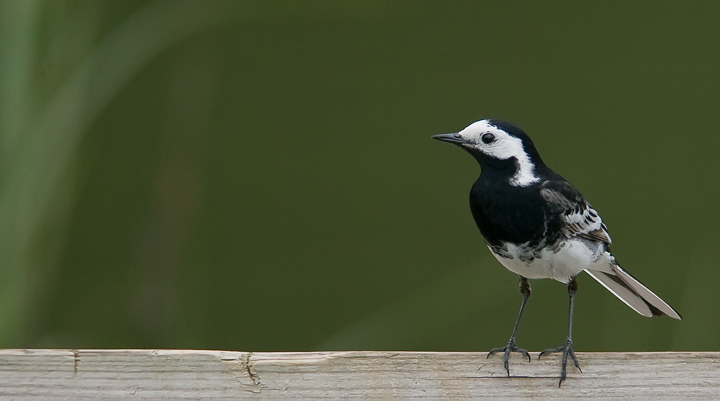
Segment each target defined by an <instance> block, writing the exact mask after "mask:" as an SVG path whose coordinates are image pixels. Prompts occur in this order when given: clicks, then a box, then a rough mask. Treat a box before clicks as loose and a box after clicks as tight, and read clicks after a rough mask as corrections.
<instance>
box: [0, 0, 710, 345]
mask: <svg viewBox="0 0 720 401" xmlns="http://www.w3.org/2000/svg"><path fill="white" fill-rule="evenodd" d="M719 8H720V7H719V6H718V4H717V3H715V2H692V3H687V4H683V5H682V7H681V6H680V5H678V4H677V3H675V2H649V1H639V2H632V3H626V2H611V3H603V4H590V3H582V4H581V3H577V2H569V1H568V2H550V3H548V2H530V1H528V2H519V3H518V2H514V3H507V4H505V3H502V4H501V3H499V2H495V3H489V2H475V1H463V2H453V3H442V2H430V1H421V2H417V1H409V0H407V1H391V2H387V1H361V0H356V1H344V2H335V1H303V2H293V1H203V2H198V1H90V0H80V1H59V0H58V1H35V0H17V1H13V0H2V1H0V261H1V265H0V346H1V347H127V348H138V347H166V348H224V349H239V350H258V351H259V350H310V349H416V350H420V349H427V350H487V349H489V348H491V347H494V346H497V345H500V344H502V343H504V341H506V339H507V335H508V334H509V331H510V329H511V325H512V322H513V321H514V318H515V313H516V309H517V307H518V305H519V302H520V295H519V293H518V292H517V284H516V278H515V277H514V276H513V275H512V274H511V273H509V272H507V271H505V270H504V269H503V268H502V267H501V266H500V265H499V264H498V263H497V262H496V261H495V260H494V259H493V258H492V257H491V256H490V255H489V252H488V251H487V250H486V249H485V246H484V245H483V242H482V239H481V238H480V235H479V233H477V230H476V228H475V227H474V225H473V223H472V219H471V217H470V213H469V211H468V208H467V191H468V190H469V188H470V185H471V184H472V181H473V180H474V179H475V177H476V175H477V173H478V168H477V166H476V165H475V162H474V161H473V160H472V159H471V158H469V157H468V156H467V155H466V154H464V153H463V152H460V151H458V150H457V149H452V148H450V147H445V146H441V145H440V144H438V143H436V142H433V141H431V140H430V139H429V137H430V135H432V134H434V133H438V132H447V131H452V130H458V129H461V128H463V127H464V126H465V125H466V124H468V123H470V122H472V121H474V120H477V119H480V118H484V117H495V118H505V119H508V120H511V121H515V122H517V123H518V124H519V125H520V126H522V127H524V128H525V129H526V130H527V131H528V132H529V133H530V135H531V136H533V138H534V140H535V142H536V144H537V145H538V147H539V148H540V150H541V152H542V154H543V156H544V159H545V160H546V162H548V164H550V165H551V166H552V167H553V168H555V169H556V170H557V171H559V172H560V173H561V174H563V175H564V176H565V177H566V178H568V179H570V180H571V181H572V182H574V183H575V184H576V185H577V186H578V187H579V189H580V190H581V191H582V192H583V193H584V194H585V195H586V197H587V198H589V200H590V201H591V202H592V203H593V205H594V206H595V207H596V208H597V209H598V210H599V211H600V212H601V213H602V215H603V217H604V219H605V222H606V223H607V224H608V226H609V228H610V232H611V234H612V235H613V240H614V241H615V244H616V245H614V248H613V250H614V252H615V254H616V255H617V257H618V259H619V260H620V261H621V263H622V264H623V266H624V267H626V268H627V269H628V270H629V271H631V272H633V273H634V274H635V275H636V276H637V277H638V278H639V279H640V280H642V281H643V282H644V283H646V284H647V285H648V286H649V287H650V288H652V289H653V290H655V291H656V292H657V293H658V294H659V295H661V296H662V297H663V298H664V299H666V300H667V301H668V302H669V303H670V304H672V305H673V306H675V307H676V308H677V309H678V310H679V311H680V313H681V314H683V317H684V320H683V321H682V322H674V321H671V320H670V319H663V318H656V319H646V318H642V317H640V316H638V315H636V314H635V313H634V312H632V311H631V310H630V309H628V308H627V307H625V306H624V305H623V304H622V303H620V302H619V301H617V300H616V299H615V298H614V297H613V296H612V295H611V294H609V293H607V292H606V291H605V290H604V289H603V288H601V287H600V286H599V285H597V284H596V283H594V282H593V281H592V280H589V279H586V278H585V277H581V278H580V292H579V295H578V299H577V306H576V329H575V333H576V343H577V347H578V350H598V351H599V350H637V351H642V350H671V349H672V350H692V349H702V350H715V349H717V348H718V346H719V345H720V340H719V338H720V336H718V330H720V321H718V316H720V313H719V312H720V310H719V309H720V295H718V293H717V291H714V290H713V289H712V287H711V286H713V285H714V283H715V282H716V281H717V280H718V279H719V278H720V277H719V276H720V269H717V268H716V261H715V258H714V257H715V252H714V251H713V249H715V247H716V245H715V243H716V242H717V241H718V239H719V236H718V230H717V227H718V223H720V221H718V220H720V219H719V218H718V213H717V212H716V210H717V206H716V203H717V197H718V189H717V185H715V182H716V181H717V175H718V174H717V171H718V168H717V167H716V165H715V163H714V152H716V150H717V149H718V147H719V146H720V139H719V138H718V135H717V134H716V133H715V131H716V128H715V127H716V125H717V123H716V121H715V119H714V117H715V114H716V109H717V107H718V104H720V99H719V97H720V95H719V94H720V90H718V89H720V88H719V86H720V78H718V74H717V71H718V70H719V67H720V65H719V64H720V54H718V52H717V51H715V50H714V49H715V47H716V43H715V42H716V40H715V39H716V38H717V37H718V36H719V35H720V27H719V26H718V25H717V24H716V22H715V19H714V16H715V15H717V13H716V12H717V11H719V10H718V9H719ZM532 284H533V288H534V293H533V297H532V299H531V301H530V303H529V304H528V310H527V314H526V318H525V320H524V321H523V325H522V327H521V328H520V332H519V336H518V341H519V343H520V345H522V346H524V347H528V348H531V349H541V348H545V347H548V346H554V345H558V344H559V343H560V342H561V341H562V339H563V333H564V332H565V325H566V322H565V319H566V307H567V305H566V303H567V300H566V292H565V289H564V287H563V286H562V285H561V284H558V283H554V282H550V281H535V282H533V283H532ZM586 284H587V285H586Z"/></svg>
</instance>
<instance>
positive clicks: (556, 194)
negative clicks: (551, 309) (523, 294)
mask: <svg viewBox="0 0 720 401" xmlns="http://www.w3.org/2000/svg"><path fill="white" fill-rule="evenodd" d="M540 195H541V196H542V198H543V199H544V200H545V201H546V202H547V205H548V208H549V209H550V211H551V212H552V213H553V214H556V215H559V216H560V225H561V227H560V231H561V232H562V234H563V235H565V236H566V237H567V238H573V237H580V238H585V239H589V240H591V241H598V242H602V243H604V244H605V245H606V246H607V245H610V243H611V240H610V234H608V232H607V228H606V227H605V224H603V222H602V220H601V219H600V216H599V215H598V214H597V212H596V211H595V210H594V209H593V208H592V207H591V206H590V204H589V203H587V201H586V200H585V199H584V198H583V197H582V195H581V194H580V192H578V190H577V189H575V187H573V186H572V185H571V184H570V183H568V182H567V181H563V180H553V181H545V182H543V183H542V184H540ZM606 254H607V256H608V258H609V259H608V260H609V263H608V265H607V266H593V267H592V268H589V269H586V270H585V271H586V272H587V273H588V274H589V275H590V276H591V277H592V278H594V279H595V280H597V281H598V282H599V283H600V284H602V285H603V286H604V287H605V288H607V289H608V290H609V291H610V292H612V293H613V294H614V295H615V296H616V297H618V298H619V299H620V300H621V301H623V302H624V303H625V304H626V305H627V306H629V307H631V308H632V309H634V310H635V311H636V312H637V313H639V314H641V315H643V316H648V317H649V316H656V315H668V316H670V317H671V318H673V319H681V317H680V315H679V314H678V313H677V312H676V311H675V310H674V309H673V308H672V307H671V306H670V305H668V304H667V303H666V302H665V301H663V300H662V299H661V298H660V297H658V296H657V295H655V293H653V292H652V291H650V289H648V288H647V287H645V286H644V285H643V284H642V283H641V282H640V281H638V280H637V279H636V278H635V277H633V276H631V275H630V273H628V272H626V271H625V270H624V269H623V268H621V267H620V266H619V265H618V264H617V262H616V261H615V258H614V257H613V256H612V255H610V254H609V252H607V248H606Z"/></svg>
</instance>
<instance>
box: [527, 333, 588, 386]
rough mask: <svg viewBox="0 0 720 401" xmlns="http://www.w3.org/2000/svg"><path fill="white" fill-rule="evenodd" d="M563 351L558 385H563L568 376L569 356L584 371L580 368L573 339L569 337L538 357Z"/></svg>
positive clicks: (578, 368)
mask: <svg viewBox="0 0 720 401" xmlns="http://www.w3.org/2000/svg"><path fill="white" fill-rule="evenodd" d="M561 351H562V353H563V354H562V368H561V370H560V381H559V382H558V387H560V386H561V385H562V382H563V380H565V378H566V377H567V370H566V367H567V360H568V356H570V357H571V358H572V360H573V362H574V363H575V367H576V368H577V370H579V371H580V373H582V369H580V364H578V360H577V358H576V357H575V351H574V350H573V342H572V340H571V339H569V338H568V339H567V340H566V341H565V344H564V345H562V346H560V347H557V348H548V349H546V350H545V351H543V352H541V353H540V355H538V359H540V358H541V357H542V356H543V355H548V354H552V353H553V352H561Z"/></svg>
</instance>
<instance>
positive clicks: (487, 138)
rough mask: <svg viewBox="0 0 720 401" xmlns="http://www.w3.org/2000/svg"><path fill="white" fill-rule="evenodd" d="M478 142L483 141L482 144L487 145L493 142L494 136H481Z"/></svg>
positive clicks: (488, 134) (489, 134) (487, 134)
mask: <svg viewBox="0 0 720 401" xmlns="http://www.w3.org/2000/svg"><path fill="white" fill-rule="evenodd" d="M480 140H481V141H483V143H484V144H486V145H487V144H490V143H493V142H495V135H493V134H491V133H486V134H482V136H481V137H480Z"/></svg>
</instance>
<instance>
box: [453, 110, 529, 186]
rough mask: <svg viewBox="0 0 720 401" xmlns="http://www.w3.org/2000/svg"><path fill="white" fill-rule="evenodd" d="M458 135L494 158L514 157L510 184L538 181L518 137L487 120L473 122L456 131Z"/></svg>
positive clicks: (526, 184)
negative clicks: (515, 164)
mask: <svg viewBox="0 0 720 401" xmlns="http://www.w3.org/2000/svg"><path fill="white" fill-rule="evenodd" d="M485 134H491V135H492V139H493V140H492V141H489V139H491V137H490V136H485V137H483V136H484V135H485ZM458 135H460V136H461V137H462V138H463V139H464V140H465V141H467V142H468V146H471V147H473V148H475V149H477V150H479V151H481V152H482V153H484V154H486V155H488V156H490V157H493V158H495V159H500V160H507V159H510V158H513V157H514V158H515V160H517V167H518V171H517V173H515V175H514V176H513V177H512V178H511V179H510V185H514V186H520V187H525V186H528V185H530V184H532V183H534V182H538V181H540V179H539V178H538V177H537V176H535V172H534V170H535V166H534V165H533V164H532V162H531V161H530V157H529V156H528V155H527V153H526V152H525V149H524V148H523V144H522V141H521V140H520V138H516V137H514V136H512V135H510V134H508V133H507V132H505V131H503V130H501V129H500V128H497V127H495V126H494V125H492V124H490V122H489V121H488V120H480V121H477V122H474V123H472V124H470V125H468V126H467V127H465V129H463V130H462V131H460V132H458ZM483 138H485V140H483ZM486 142H487V143H486Z"/></svg>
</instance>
